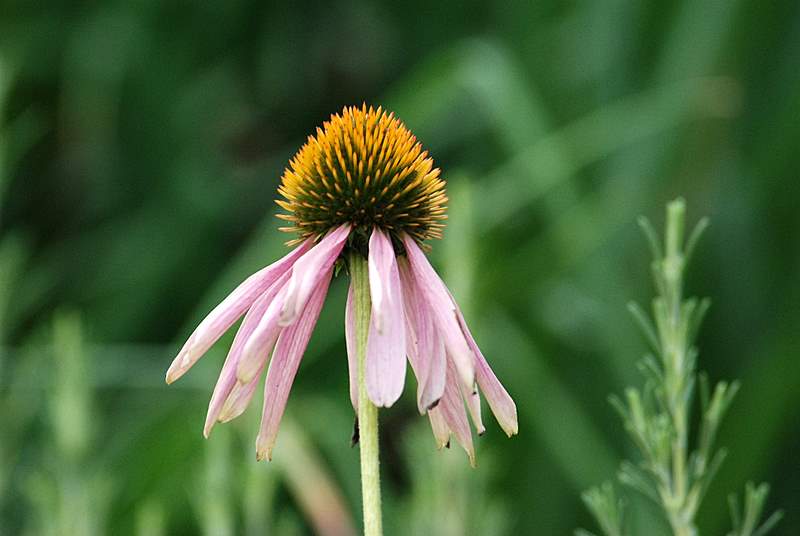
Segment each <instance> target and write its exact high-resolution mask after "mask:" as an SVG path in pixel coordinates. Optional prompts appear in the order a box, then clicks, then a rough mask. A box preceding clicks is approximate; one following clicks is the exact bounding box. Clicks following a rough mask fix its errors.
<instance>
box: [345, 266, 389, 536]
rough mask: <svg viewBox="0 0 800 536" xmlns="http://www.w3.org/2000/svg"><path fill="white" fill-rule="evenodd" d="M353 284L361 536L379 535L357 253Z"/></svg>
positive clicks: (365, 293) (373, 415)
mask: <svg viewBox="0 0 800 536" xmlns="http://www.w3.org/2000/svg"><path fill="white" fill-rule="evenodd" d="M350 277H351V278H352V284H353V315H354V318H355V331H356V354H357V359H358V436H359V437H358V443H359V451H360V453H361V495H362V501H363V504H364V536H381V535H382V534H383V528H382V521H381V477H380V470H379V462H378V408H377V407H375V405H374V404H373V403H372V402H371V401H370V399H369V396H368V395H367V380H366V373H365V368H366V367H365V364H366V355H367V334H368V333H369V319H370V310H371V307H372V305H371V301H370V295H369V276H368V273H367V261H366V259H364V257H362V256H361V255H359V254H358V253H353V254H352V255H351V256H350Z"/></svg>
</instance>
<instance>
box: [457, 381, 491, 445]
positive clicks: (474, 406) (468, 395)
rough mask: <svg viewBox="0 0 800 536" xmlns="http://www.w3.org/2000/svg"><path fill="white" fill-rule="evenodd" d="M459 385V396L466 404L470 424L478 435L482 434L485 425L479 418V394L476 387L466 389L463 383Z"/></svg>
mask: <svg viewBox="0 0 800 536" xmlns="http://www.w3.org/2000/svg"><path fill="white" fill-rule="evenodd" d="M459 386H460V387H461V396H462V397H463V398H464V403H465V404H466V405H467V411H468V412H469V417H470V419H472V424H473V426H475V430H476V431H477V432H478V435H483V433H484V432H485V431H486V427H485V426H483V419H481V396H480V395H479V394H478V387H477V386H473V388H472V389H467V388H466V387H464V385H463V384H460V385H459Z"/></svg>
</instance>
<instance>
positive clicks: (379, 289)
mask: <svg viewBox="0 0 800 536" xmlns="http://www.w3.org/2000/svg"><path fill="white" fill-rule="evenodd" d="M368 263H369V264H368V265H369V283H370V297H371V298H372V314H371V315H370V325H369V335H368V338H367V361H366V368H367V370H366V375H367V393H368V395H369V398H370V400H372V402H373V403H374V404H375V405H376V406H378V407H387V408H388V407H390V406H391V405H392V404H394V403H395V402H396V401H397V399H398V398H400V395H401V394H402V393H403V384H404V383H405V377H406V333H405V316H404V315H403V296H402V293H401V289H400V273H399V271H398V270H397V260H396V259H395V255H394V248H393V247H392V241H391V239H390V238H389V237H388V235H386V233H384V232H383V231H381V230H379V229H375V230H374V231H372V236H371V237H370V240H369V259H368Z"/></svg>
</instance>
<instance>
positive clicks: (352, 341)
mask: <svg viewBox="0 0 800 536" xmlns="http://www.w3.org/2000/svg"><path fill="white" fill-rule="evenodd" d="M353 315H354V313H353V284H352V282H351V284H350V288H349V289H348V291H347V304H346V305H345V309H344V339H345V344H346V346H347V371H348V372H349V374H350V403H351V404H353V411H355V412H356V415H358V355H357V351H358V350H357V343H356V319H355V316H353Z"/></svg>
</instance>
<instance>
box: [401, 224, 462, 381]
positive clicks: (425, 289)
mask: <svg viewBox="0 0 800 536" xmlns="http://www.w3.org/2000/svg"><path fill="white" fill-rule="evenodd" d="M403 244H404V245H405V248H406V253H407V255H408V260H409V263H410V265H411V272H412V274H413V276H414V281H416V284H417V289H418V290H419V295H420V296H421V297H422V298H423V299H424V300H425V301H426V302H427V304H428V307H429V308H430V310H431V311H432V313H433V317H434V321H435V324H436V328H437V330H438V332H439V334H440V336H441V337H442V338H443V339H444V344H445V347H446V348H447V352H448V353H449V354H450V356H451V357H452V359H453V362H454V363H455V365H456V370H457V372H458V377H459V378H460V380H461V382H462V383H463V384H464V385H465V386H472V385H473V384H474V383H475V356H474V355H472V352H471V350H470V348H469V346H468V345H467V342H466V340H465V339H464V334H463V333H462V331H461V328H460V326H459V325H458V320H457V318H456V309H455V304H454V303H453V301H452V300H451V299H450V293H449V292H448V290H447V287H446V286H445V285H444V283H443V282H442V280H441V279H440V278H439V276H438V275H437V274H436V271H435V270H434V269H433V267H432V266H431V265H430V263H429V262H428V258H427V257H425V254H424V253H423V252H422V250H421V249H420V248H419V246H418V245H417V243H416V242H415V241H414V239H413V238H411V237H410V236H408V235H407V234H404V235H403Z"/></svg>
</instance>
